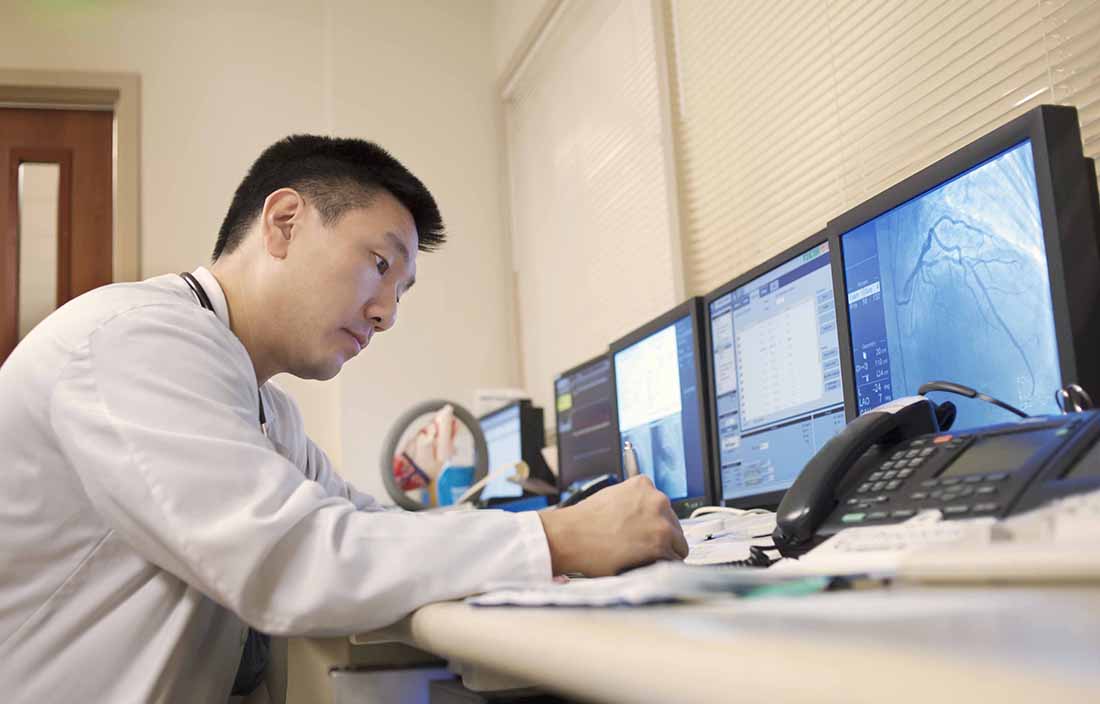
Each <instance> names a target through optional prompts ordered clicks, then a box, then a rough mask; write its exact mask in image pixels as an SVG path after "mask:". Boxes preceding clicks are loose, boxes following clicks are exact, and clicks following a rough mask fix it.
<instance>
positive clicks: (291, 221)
mask: <svg viewBox="0 0 1100 704" xmlns="http://www.w3.org/2000/svg"><path fill="white" fill-rule="evenodd" d="M305 206H306V202H305V199H304V198H302V194H300V193H298V191H296V190H294V189H293V188H280V189H279V190H277V191H273V192H272V193H271V194H270V195H269V196H268V197H267V198H266V199H265V200H264V209H263V211H262V212H261V213H260V235H261V236H262V237H263V243H264V250H265V251H266V252H267V253H268V254H270V255H271V256H273V257H275V258H276V259H285V258H286V255H287V250H289V249H290V240H291V239H293V237H294V226H295V225H296V224H298V223H300V222H301V220H302V216H303V214H304V213H305Z"/></svg>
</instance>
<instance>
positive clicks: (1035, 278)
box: [841, 141, 1061, 428]
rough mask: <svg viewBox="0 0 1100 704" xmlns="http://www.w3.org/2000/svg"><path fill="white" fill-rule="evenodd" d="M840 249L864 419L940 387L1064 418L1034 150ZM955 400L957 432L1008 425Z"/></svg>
mask: <svg viewBox="0 0 1100 704" xmlns="http://www.w3.org/2000/svg"><path fill="white" fill-rule="evenodd" d="M841 245H842V252H843V255H844V274H845V287H846V291H847V295H848V315H849V319H850V323H851V335H852V354H853V358H854V359H853V361H854V368H855V376H856V380H855V381H856V391H857V395H858V404H859V412H860V413H863V412H865V411H867V410H869V409H871V408H873V407H875V406H877V405H879V404H881V403H884V402H886V401H889V400H891V399H893V398H898V397H901V396H907V395H912V394H915V393H916V392H917V389H918V388H919V387H920V385H921V384H923V383H925V382H928V381H933V380H948V381H955V382H958V383H960V384H965V385H967V386H970V387H973V388H975V389H977V390H979V391H982V392H985V393H987V394H989V395H991V396H994V397H996V398H999V399H1001V400H1003V401H1006V402H1008V403H1010V404H1012V405H1014V406H1016V407H1018V408H1020V409H1022V410H1024V411H1027V412H1029V413H1055V412H1057V407H1056V406H1055V403H1054V391H1055V389H1057V388H1058V386H1060V378H1061V373H1060V368H1059V364H1058V349H1057V343H1056V338H1055V332H1054V314H1053V308H1052V304H1051V293H1050V279H1049V274H1048V270H1047V259H1046V250H1045V246H1044V240H1043V227H1042V221H1041V219H1040V214H1039V196H1038V191H1037V188H1036V182H1035V163H1034V157H1033V155H1032V149H1031V142H1030V141H1024V142H1021V143H1020V144H1017V145H1016V146H1014V147H1012V148H1010V149H1008V150H1006V151H1004V152H1002V153H1001V154H998V155H997V156H995V157H993V158H991V159H989V160H987V161H985V162H983V163H981V164H979V165H978V166H975V167H974V168H972V169H970V170H968V171H966V172H964V173H962V174H960V175H959V176H956V177H955V178H953V179H951V180H950V181H946V182H944V183H942V184H941V185H939V186H937V187H936V188H933V189H932V190H930V191H926V192H925V193H923V194H921V195H920V196H917V197H916V198H913V199H912V200H909V201H907V202H905V203H903V204H902V205H900V206H898V207H896V208H894V209H892V210H890V211H887V212H885V213H883V214H882V215H880V216H878V217H876V218H874V219H873V220H869V221H868V222H866V223H864V224H863V225H860V226H859V227H857V228H855V229H853V230H850V231H849V232H847V233H845V234H844V235H842V237H841ZM937 400H942V399H937ZM950 400H951V401H952V402H953V403H955V404H956V405H957V406H958V409H959V413H958V420H957V422H956V427H958V428H966V427H975V426H980V425H987V424H991V423H1000V422H1005V421H1008V420H1011V419H1012V416H1010V415H1008V414H1007V413H1006V412H1005V411H1003V410H1000V409H997V408H996V407H994V406H992V405H989V404H985V403H982V402H980V401H976V400H970V399H965V398H962V397H957V396H951V397H950Z"/></svg>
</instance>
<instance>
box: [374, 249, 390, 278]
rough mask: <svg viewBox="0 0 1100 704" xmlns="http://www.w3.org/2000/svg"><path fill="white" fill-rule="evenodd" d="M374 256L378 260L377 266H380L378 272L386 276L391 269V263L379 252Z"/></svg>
mask: <svg viewBox="0 0 1100 704" xmlns="http://www.w3.org/2000/svg"><path fill="white" fill-rule="evenodd" d="M374 258H375V260H376V261H375V266H376V267H377V268H378V274H379V275H381V276H385V275H386V272H387V271H389V270H390V263H389V262H388V261H386V260H385V259H383V258H382V257H380V256H378V255H377V254H376V255H374Z"/></svg>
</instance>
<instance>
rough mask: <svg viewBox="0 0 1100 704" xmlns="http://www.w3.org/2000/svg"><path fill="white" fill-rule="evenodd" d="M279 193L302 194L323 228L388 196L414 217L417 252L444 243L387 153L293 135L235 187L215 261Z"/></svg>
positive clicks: (430, 213)
mask: <svg viewBox="0 0 1100 704" xmlns="http://www.w3.org/2000/svg"><path fill="white" fill-rule="evenodd" d="M280 188H293V189H295V190H296V191H298V192H300V193H301V194H302V196H303V197H305V199H306V200H307V201H309V202H311V203H312V204H313V206H314V207H315V208H317V211H318V212H319V213H320V214H321V220H322V221H323V222H324V223H325V225H326V226H327V225H332V224H333V223H335V222H336V221H337V220H339V219H340V218H341V217H342V216H343V215H344V213H346V212H347V211H349V210H351V209H352V208H365V207H367V206H368V205H370V203H371V201H372V200H373V199H374V196H375V195H377V194H378V192H379V191H388V192H389V193H390V194H391V195H393V197H394V198H396V199H397V201H398V202H399V203H401V205H403V206H405V208H406V209H408V211H409V213H411V214H412V217H413V222H414V223H415V224H416V231H417V234H418V235H419V242H420V244H419V247H418V249H420V250H421V251H423V252H431V251H434V250H436V249H437V248H438V247H439V246H440V245H441V244H443V241H444V240H445V239H446V235H445V233H444V232H443V219H442V217H441V216H440V214H439V207H438V206H437V205H436V203H435V199H434V198H432V194H431V193H429V192H428V189H427V188H425V186H424V184H423V183H421V182H420V179H418V178H417V177H416V176H413V175H412V173H411V172H410V171H409V170H408V169H406V168H405V167H404V166H403V165H402V164H401V162H399V161H398V160H397V159H394V158H393V157H392V156H390V153H389V152H387V151H386V150H385V149H383V148H382V147H380V146H378V145H377V144H374V143H372V142H368V141H366V140H362V139H345V138H337V137H322V136H319V135H312V134H296V135H291V136H290V137H287V138H286V139H282V140H279V141H278V142H276V143H275V144H272V145H271V146H270V147H268V148H267V149H265V150H264V151H263V153H262V154H260V158H259V159H256V162H255V163H254V164H252V168H250V169H249V170H248V174H247V175H246V176H245V177H244V180H243V181H241V185H239V186H237V192H236V193H235V194H234V195H233V202H232V203H231V204H230V205H229V212H228V213H226V214H225V220H224V221H222V226H221V229H220V230H218V241H217V243H216V244H215V245H214V256H213V259H214V260H215V261H216V260H217V259H218V257H220V256H221V255H223V254H229V253H230V252H232V251H233V250H234V249H236V248H237V245H239V244H240V243H241V241H242V240H243V239H244V237H245V235H246V234H247V233H248V228H249V226H250V225H251V224H252V222H253V221H254V220H255V219H256V218H257V217H258V216H259V215H260V212H261V211H262V210H263V207H264V201H265V200H266V199H267V197H268V196H269V195H271V193H273V192H274V191H277V190H279V189H280Z"/></svg>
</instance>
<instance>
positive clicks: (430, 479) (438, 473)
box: [381, 399, 489, 511]
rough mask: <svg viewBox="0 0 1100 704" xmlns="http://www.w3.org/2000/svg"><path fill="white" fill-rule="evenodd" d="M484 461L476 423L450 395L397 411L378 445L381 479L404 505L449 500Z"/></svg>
mask: <svg viewBox="0 0 1100 704" xmlns="http://www.w3.org/2000/svg"><path fill="white" fill-rule="evenodd" d="M488 467H489V450H488V447H487V446H486V444H485V435H484V434H483V433H482V432H481V424H480V423H478V421H477V418H475V417H474V415H473V414H472V413H470V412H469V411H468V410H466V409H465V408H463V407H462V406H461V405H459V404H457V403H455V402H454V401H446V400H443V399H434V400H431V401H424V402H422V403H418V404H416V405H415V406H413V407H412V408H410V409H409V410H407V411H405V412H404V413H403V414H401V416H400V417H398V419H397V420H396V421H395V422H394V424H393V426H392V427H391V428H390V431H389V434H387V436H386V440H385V442H384V443H383V445H382V458H381V470H382V483H383V484H384V485H385V487H386V491H387V492H388V493H389V495H390V498H392V499H393V500H394V502H395V503H396V504H397V505H398V506H400V507H401V508H404V509H407V510H409V511H422V510H424V509H428V508H439V507H445V506H452V505H454V504H455V503H456V501H457V500H458V498H459V497H460V496H461V495H462V494H463V493H465V491H466V490H467V489H468V488H469V487H470V486H472V485H473V484H474V483H476V482H477V481H478V480H479V479H481V478H482V477H484V476H485V474H486V473H487V471H488Z"/></svg>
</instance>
